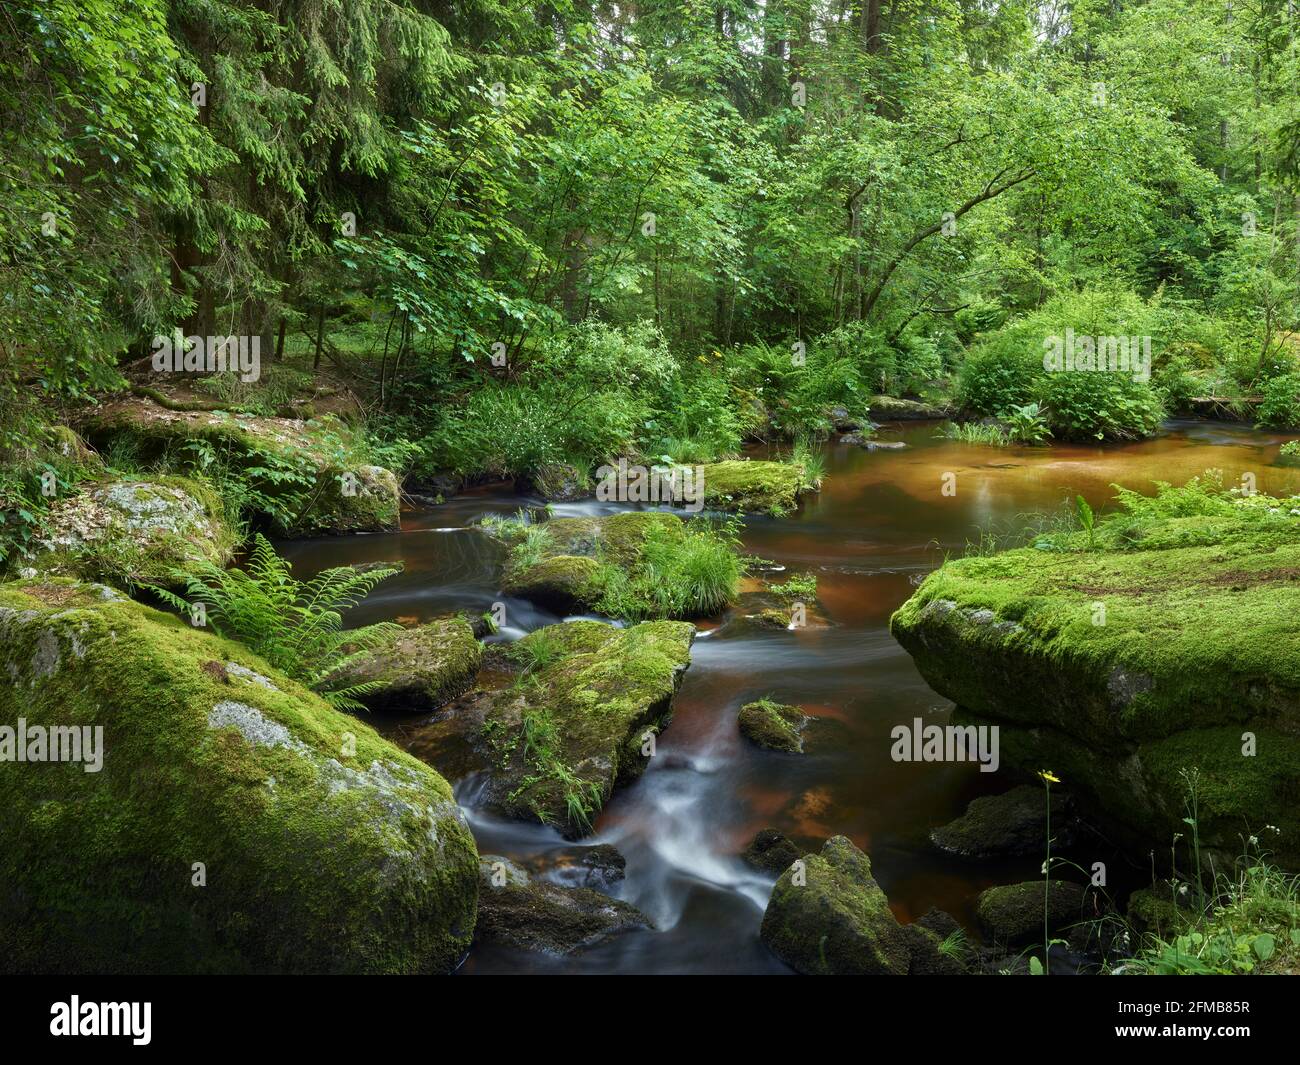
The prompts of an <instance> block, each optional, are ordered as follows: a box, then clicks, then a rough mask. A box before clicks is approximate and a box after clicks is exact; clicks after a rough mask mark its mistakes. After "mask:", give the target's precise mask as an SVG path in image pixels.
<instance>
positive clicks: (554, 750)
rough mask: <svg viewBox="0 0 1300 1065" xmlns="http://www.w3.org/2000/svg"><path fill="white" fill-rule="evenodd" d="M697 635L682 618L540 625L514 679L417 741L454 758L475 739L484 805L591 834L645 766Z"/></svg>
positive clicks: (518, 654)
mask: <svg viewBox="0 0 1300 1065" xmlns="http://www.w3.org/2000/svg"><path fill="white" fill-rule="evenodd" d="M694 636H695V629H694V627H693V626H691V625H689V624H686V623H685V622H680V621H649V622H645V623H643V624H640V625H633V626H631V627H628V628H615V627H613V626H611V625H605V624H602V623H601V622H598V621H571V622H567V623H563V624H558V625H548V626H546V627H545V628H542V629H538V630H537V631H535V632H531V633H529V634H528V635H527V636H525V637H524V638H523V639H522V640H520V641H519V642H518V643H517V644H515V645H513V647H512V653H513V654H514V656H515V661H516V662H517V663H522V664H524V665H523V667H522V668H523V670H524V672H523V673H522V674H521V675H520V676H519V677H518V679H517V681H516V682H515V683H514V684H512V685H511V686H509V687H505V688H500V689H496V690H487V691H482V690H481V691H475V692H471V693H470V694H469V695H466V696H464V697H462V698H461V699H458V700H456V701H455V702H454V703H452V704H451V705H450V706H449V707H447V708H446V710H444V711H443V712H442V713H441V714H439V715H437V717H436V718H435V719H434V720H433V721H431V722H429V723H428V724H426V725H425V726H423V727H421V728H420V729H419V730H417V731H416V732H415V734H414V738H413V742H412V745H411V750H412V751H414V752H415V753H417V754H418V755H420V757H423V758H427V759H429V760H430V761H433V762H434V763H435V764H445V763H446V762H447V761H449V760H451V759H455V758H457V757H463V756H464V755H465V750H466V748H468V752H469V756H470V757H469V766H472V767H473V768H477V769H479V770H481V771H482V772H483V780H482V790H481V794H480V800H479V801H480V802H481V803H482V804H484V805H486V806H488V807H490V808H492V809H496V810H498V811H499V812H501V813H504V814H505V815H506V816H509V817H516V818H520V819H523V820H531V821H540V822H542V823H543V824H552V825H556V826H557V827H559V828H560V829H561V830H562V831H563V832H564V833H565V834H566V835H569V836H571V837H575V836H579V835H585V834H586V833H587V832H590V831H591V826H592V822H593V821H594V819H595V817H596V815H597V814H598V813H599V811H600V809H601V808H602V807H603V806H604V804H605V802H606V801H607V800H608V799H609V796H610V794H611V793H612V792H613V790H614V788H615V787H616V786H617V785H619V784H624V783H627V782H629V781H631V780H634V779H636V778H637V777H638V776H640V774H641V773H642V772H643V771H644V769H645V765H646V761H647V758H648V752H649V751H651V750H653V743H654V735H655V734H656V733H658V732H659V731H660V730H661V729H662V728H663V727H664V726H665V725H666V724H667V722H668V719H669V717H670V716H671V712H672V711H671V708H672V698H673V695H674V694H675V693H676V691H677V688H678V686H679V685H680V684H681V679H682V674H683V673H684V672H685V670H686V668H687V666H688V665H689V664H690V647H691V642H692V640H693V639H694Z"/></svg>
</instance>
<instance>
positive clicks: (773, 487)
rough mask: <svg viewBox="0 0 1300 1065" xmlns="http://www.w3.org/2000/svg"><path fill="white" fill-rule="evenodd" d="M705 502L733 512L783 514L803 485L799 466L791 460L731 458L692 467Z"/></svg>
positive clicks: (788, 509) (790, 508)
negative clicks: (767, 460) (701, 485)
mask: <svg viewBox="0 0 1300 1065" xmlns="http://www.w3.org/2000/svg"><path fill="white" fill-rule="evenodd" d="M695 483H696V484H703V485H704V502H705V505H706V506H708V507H710V508H711V509H714V510H730V511H736V512H737V513H761V514H785V513H788V512H790V511H792V510H794V509H795V507H796V506H798V503H799V494H800V492H802V491H803V490H804V489H805V488H806V487H807V486H806V485H805V483H804V472H803V467H801V466H799V465H797V464H796V463H792V462H764V461H760V460H757V459H750V460H744V459H733V460H730V461H727V462H710V463H706V464H704V465H702V466H697V467H695Z"/></svg>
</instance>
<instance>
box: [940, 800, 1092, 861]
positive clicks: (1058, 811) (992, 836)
mask: <svg viewBox="0 0 1300 1065" xmlns="http://www.w3.org/2000/svg"><path fill="white" fill-rule="evenodd" d="M1051 796H1052V798H1051V802H1052V836H1053V839H1054V841H1055V842H1054V844H1053V845H1054V846H1055V847H1068V846H1069V845H1070V844H1071V843H1072V842H1073V841H1074V826H1073V822H1072V821H1071V820H1070V818H1069V809H1070V803H1069V799H1068V798H1067V797H1066V795H1065V794H1064V793H1062V792H1060V791H1053V792H1052V793H1051ZM930 841H931V842H932V843H933V844H934V845H935V846H936V847H938V848H939V849H940V850H941V851H946V852H947V853H949V854H956V855H959V856H960V857H963V858H975V859H985V858H998V857H1019V856H1024V855H1030V854H1041V853H1043V849H1044V847H1045V845H1046V842H1047V793H1046V791H1045V789H1043V788H1042V787H1039V786H1034V785H1031V784H1021V785H1020V786H1019V787H1015V788H1012V789H1011V790H1010V791H1008V792H1006V793H1005V794H1003V795H990V796H984V797H982V798H978V799H974V800H972V801H971V803H970V805H969V806H967V807H966V812H965V813H964V814H962V816H961V817H959V818H957V820H955V821H952V822H950V823H949V824H946V825H944V826H943V827H941V828H936V829H935V830H934V831H933V832H931V833H930Z"/></svg>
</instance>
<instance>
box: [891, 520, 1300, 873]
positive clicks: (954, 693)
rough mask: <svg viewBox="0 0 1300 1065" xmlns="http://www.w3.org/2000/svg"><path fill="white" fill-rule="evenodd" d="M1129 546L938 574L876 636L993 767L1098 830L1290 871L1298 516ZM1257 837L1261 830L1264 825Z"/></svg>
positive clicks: (1297, 687) (1299, 586)
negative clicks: (1047, 779) (1193, 843)
mask: <svg viewBox="0 0 1300 1065" xmlns="http://www.w3.org/2000/svg"><path fill="white" fill-rule="evenodd" d="M1132 536H1133V539H1134V540H1135V541H1136V543H1135V545H1134V548H1133V549H1130V550H1096V551H1068V552H1067V551H1044V550H1035V549H1033V548H1028V549H1023V550H1017V551H1009V552H1006V553H1004V554H1000V555H993V556H986V557H971V558H964V559H959V560H956V561H953V562H949V563H947V564H946V565H944V566H943V567H942V568H941V569H939V570H938V571H936V572H935V573H933V574H931V575H930V576H929V577H928V578H927V579H926V581H925V582H924V583H923V584H922V585H921V587H920V589H919V590H918V591H917V592H916V594H915V595H913V596H912V598H911V599H909V600H908V601H907V602H906V603H905V604H904V605H903V606H902V607H901V608H900V609H899V610H898V612H897V613H895V615H894V617H893V619H892V621H891V631H892V632H893V634H894V635H895V637H896V638H897V639H898V640H899V642H900V643H901V644H902V645H903V646H904V647H905V648H906V649H907V650H908V651H909V652H910V653H911V655H912V657H913V658H914V659H915V660H916V664H917V667H918V669H919V670H920V672H921V675H922V676H923V677H924V678H925V679H926V681H927V682H928V683H929V684H930V686H931V687H933V688H934V689H935V690H936V691H937V692H939V693H940V694H941V695H944V696H946V697H947V698H949V699H952V700H953V701H954V702H956V703H957V704H958V706H959V707H960V708H961V710H960V711H959V713H958V715H957V719H958V720H959V721H960V722H962V723H970V724H996V725H998V726H999V729H1000V745H1001V757H1002V759H1003V762H1004V764H1012V765H1016V766H1019V767H1020V768H1022V769H1025V770H1027V771H1036V770H1039V769H1042V768H1044V767H1048V768H1051V769H1052V771H1053V772H1054V773H1055V774H1056V775H1057V776H1058V777H1060V778H1061V780H1062V781H1063V782H1064V783H1065V785H1066V786H1067V787H1069V788H1070V790H1071V793H1072V795H1073V796H1074V798H1075V800H1076V801H1078V802H1080V803H1081V804H1082V805H1083V806H1084V808H1085V809H1086V810H1087V812H1088V813H1089V815H1090V816H1091V817H1092V818H1094V819H1097V820H1100V821H1101V822H1103V824H1104V826H1105V828H1106V831H1107V833H1108V835H1110V836H1111V837H1112V838H1115V839H1118V840H1119V841H1120V842H1123V843H1127V844H1128V845H1129V846H1131V847H1132V848H1134V849H1140V850H1142V851H1145V850H1149V849H1151V848H1158V849H1160V851H1163V850H1164V849H1165V848H1167V847H1168V845H1169V842H1170V840H1171V839H1172V838H1173V837H1174V835H1175V834H1176V833H1185V832H1186V826H1185V825H1184V824H1183V817H1184V816H1185V804H1186V801H1187V798H1188V795H1189V792H1190V791H1191V790H1192V789H1195V791H1196V795H1197V819H1198V831H1199V835H1200V840H1201V844H1202V847H1203V848H1209V849H1212V850H1213V851H1215V853H1216V857H1217V858H1219V859H1221V860H1231V858H1232V857H1234V856H1235V855H1237V854H1238V853H1239V852H1240V849H1241V840H1240V837H1241V834H1242V833H1243V832H1245V833H1254V834H1256V835H1258V836H1260V838H1261V839H1263V840H1265V843H1264V845H1265V846H1266V847H1267V848H1268V849H1269V850H1270V851H1271V852H1272V855H1273V858H1274V860H1276V861H1277V862H1279V864H1282V865H1283V866H1286V867H1289V868H1298V867H1300V803H1298V802H1297V799H1300V783H1298V782H1300V672H1298V671H1297V668H1296V663H1297V661H1300V656H1298V655H1297V649H1300V581H1297V580H1296V579H1294V574H1296V573H1300V522H1295V521H1292V520H1290V519H1285V518H1279V519H1277V520H1275V521H1269V522H1267V523H1260V522H1258V521H1256V522H1254V523H1247V522H1244V521H1243V520H1241V519H1237V518H1233V517H1231V516H1228V517H1217V516H1215V517H1210V516H1194V517H1179V518H1174V519H1169V520H1167V521H1163V522H1158V523H1151V524H1148V525H1146V526H1144V527H1141V528H1138V529H1136V530H1134V531H1133V533H1132ZM1266 826H1267V827H1266Z"/></svg>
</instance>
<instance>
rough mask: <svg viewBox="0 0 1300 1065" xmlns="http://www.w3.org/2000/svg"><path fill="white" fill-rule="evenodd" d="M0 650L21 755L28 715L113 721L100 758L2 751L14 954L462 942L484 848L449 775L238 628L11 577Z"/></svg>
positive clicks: (3, 877)
mask: <svg viewBox="0 0 1300 1065" xmlns="http://www.w3.org/2000/svg"><path fill="white" fill-rule="evenodd" d="M0 670H3V675H4V677H5V678H6V681H7V683H5V684H4V685H3V686H2V687H0V725H3V726H7V727H8V728H10V729H15V730H16V729H19V728H22V729H25V731H26V735H27V736H28V737H29V740H28V742H29V748H28V751H29V758H30V753H31V748H30V743H31V742H32V741H31V739H30V737H31V736H32V735H33V730H34V729H36V728H40V729H47V730H48V729H54V728H74V729H81V730H89V731H86V732H84V734H83V742H84V743H86V748H88V747H89V746H90V743H89V741H90V740H93V737H94V736H95V735H99V736H100V737H101V738H100V740H99V741H98V742H97V743H95V746H96V747H97V749H98V750H99V752H100V765H99V768H98V771H87V770H88V769H89V768H90V767H89V765H88V764H82V763H80V762H69V761H58V762H56V761H34V760H28V761H26V762H17V761H14V760H12V759H9V758H7V759H5V760H0V837H2V838H3V839H4V841H5V844H4V847H3V848H2V849H0V882H2V883H3V884H4V890H3V891H2V892H0V965H3V967H4V968H6V969H8V970H11V971H16V972H76V973H88V972H91V973H93V972H114V973H120V972H151V973H159V972H194V971H209V972H218V971H219V972H330V973H422V972H446V971H449V970H450V969H452V968H454V967H455V966H456V964H457V963H458V962H459V960H460V959H461V957H462V956H463V955H464V953H465V951H466V950H467V949H468V946H469V943H470V939H471V936H472V933H473V928H474V918H475V907H476V900H477V893H478V856H477V853H476V850H475V846H474V840H473V838H472V837H471V835H470V833H469V830H468V828H467V827H466V825H465V823H464V820H463V819H462V817H461V815H460V812H459V809H458V807H457V806H456V803H455V802H454V800H453V799H452V795H451V789H450V788H449V787H448V785H447V783H446V782H445V781H444V780H443V779H442V778H441V777H440V776H439V775H438V774H437V773H435V772H433V771H432V770H431V769H430V768H429V767H428V766H426V765H424V764H422V763H421V762H419V761H417V760H416V759H414V758H412V757H410V756H409V755H407V754H405V753H403V752H402V751H400V750H398V749H397V748H396V747H394V746H393V745H392V744H390V743H389V742H388V741H386V740H384V739H382V738H381V737H380V736H379V735H377V734H376V733H375V732H374V731H373V730H372V729H371V728H369V727H368V726H367V725H365V724H363V723H361V722H360V721H357V720H356V719H355V718H352V717H349V716H347V715H344V714H341V713H337V712H335V711H334V710H332V709H331V708H330V707H329V706H328V705H327V704H326V703H325V702H324V701H322V700H321V699H320V698H318V697H317V696H316V695H314V694H313V693H311V692H309V691H307V690H306V689H305V688H303V687H301V686H300V685H298V684H296V683H295V682H293V681H291V680H289V679H288V678H286V677H284V676H282V675H281V674H279V673H277V672H276V671H275V670H273V669H272V668H271V667H270V666H268V665H267V664H266V663H265V662H263V661H262V660H261V659H259V658H258V657H257V656H255V655H253V654H252V653H251V652H249V651H248V650H246V649H245V648H243V647H241V646H240V645H238V644H236V643H232V642H230V641H227V640H222V639H220V638H218V637H216V636H213V635H211V634H210V633H208V632H206V631H204V630H202V629H195V628H192V627H190V625H188V624H187V623H185V622H184V621H181V620H180V619H178V618H175V617H172V616H170V615H167V614H163V613H160V612H159V611H156V610H152V609H150V608H148V607H145V606H142V605H140V604H138V603H135V602H132V601H130V600H128V599H125V598H124V597H122V596H121V595H119V594H118V593H116V592H114V591H112V590H111V589H109V588H107V587H105V586H103V585H90V584H78V583H75V582H72V581H61V582H60V581H53V582H20V583H17V584H8V585H3V586H0ZM98 730H102V732H98ZM50 735H51V736H52V735H53V733H50ZM3 742H4V734H3V733H0V743H3ZM83 751H84V749H83Z"/></svg>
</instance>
